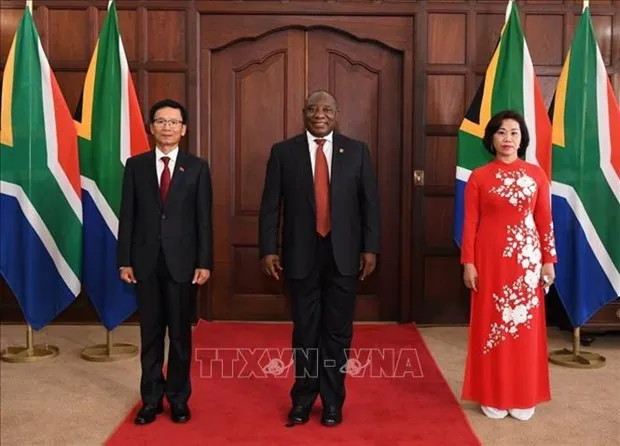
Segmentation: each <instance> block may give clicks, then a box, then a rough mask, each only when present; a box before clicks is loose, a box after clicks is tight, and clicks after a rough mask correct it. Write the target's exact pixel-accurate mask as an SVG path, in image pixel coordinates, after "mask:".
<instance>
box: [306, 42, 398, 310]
mask: <svg viewBox="0 0 620 446" xmlns="http://www.w3.org/2000/svg"><path fill="white" fill-rule="evenodd" d="M308 34H309V37H308V87H309V91H313V90H316V89H328V90H330V91H331V92H333V93H334V95H335V96H336V98H337V100H338V107H339V109H340V116H339V130H340V131H341V132H342V133H343V134H345V135H348V136H350V137H352V138H355V139H360V140H362V141H365V142H366V143H367V144H368V146H369V150H370V153H371V158H372V164H373V168H374V170H375V173H376V175H377V180H378V184H379V197H380V206H381V226H382V227H381V255H380V256H379V267H378V269H377V271H375V273H374V275H373V276H371V277H370V279H369V280H367V281H364V282H363V283H361V284H360V286H359V289H358V305H357V309H356V312H357V314H356V318H357V319H362V320H365V319H382V320H397V319H398V315H399V302H400V300H399V297H400V287H399V284H400V281H399V278H400V250H401V244H400V243H399V238H400V221H401V208H400V187H401V176H400V165H401V164H400V156H401V153H402V106H401V98H402V95H403V88H402V86H403V82H402V66H403V65H402V53H400V52H397V51H394V50H391V49H389V48H387V47H385V46H383V45H380V44H377V43H370V42H359V41H357V40H355V39H353V38H351V37H349V36H345V35H343V34H339V33H336V32H333V31H329V30H311V31H310V32H309V33H308Z"/></svg>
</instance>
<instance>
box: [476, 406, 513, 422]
mask: <svg viewBox="0 0 620 446" xmlns="http://www.w3.org/2000/svg"><path fill="white" fill-rule="evenodd" d="M480 409H481V410H482V412H483V413H484V414H485V415H486V416H487V417H489V418H493V419H494V420H501V419H502V418H506V416H507V415H508V411H507V410H503V409H496V408H495V407H489V406H482V405H481V406H480Z"/></svg>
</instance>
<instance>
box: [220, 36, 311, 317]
mask: <svg viewBox="0 0 620 446" xmlns="http://www.w3.org/2000/svg"><path fill="white" fill-rule="evenodd" d="M300 48H303V33H302V32H301V31H299V30H284V31H280V32H276V33H273V34H270V35H267V36H265V37H263V38H261V39H259V40H257V41H240V42H237V43H235V44H233V45H231V46H228V47H225V48H222V49H221V50H219V51H215V52H214V53H213V54H212V55H211V58H210V69H211V72H210V74H211V79H210V80H211V85H213V88H211V89H210V101H209V105H210V107H209V108H210V109H211V115H210V128H211V141H210V147H211V150H210V151H211V167H212V175H213V184H214V215H213V217H214V234H215V252H214V260H215V265H214V272H213V278H212V283H211V286H212V295H213V296H214V297H213V299H212V308H211V309H212V317H213V318H215V319H262V318H265V317H269V318H275V319H286V318H287V317H288V306H287V303H286V299H285V297H284V295H283V292H282V284H281V283H274V282H273V281H271V280H269V279H268V278H266V277H264V276H263V275H261V274H260V272H259V269H258V247H257V240H258V212H259V207H260V197H261V192H262V189H263V181H264V175H265V167H266V165H267V159H268V157H269V151H270V148H271V145H272V144H273V143H274V142H276V141H280V140H282V139H284V138H286V137H287V136H288V135H290V134H291V132H292V131H297V130H298V129H299V127H300V126H301V116H298V117H297V115H300V110H301V107H302V104H303V80H302V79H303V70H299V67H300V66H303V59H302V56H303V54H302V53H300V52H299V49H300ZM291 108H292V109H294V113H293V111H292V109H291Z"/></svg>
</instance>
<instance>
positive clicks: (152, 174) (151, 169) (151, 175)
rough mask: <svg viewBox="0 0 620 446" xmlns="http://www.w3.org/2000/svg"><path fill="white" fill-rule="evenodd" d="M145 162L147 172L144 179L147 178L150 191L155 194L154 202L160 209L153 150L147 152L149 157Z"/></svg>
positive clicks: (160, 203)
mask: <svg viewBox="0 0 620 446" xmlns="http://www.w3.org/2000/svg"><path fill="white" fill-rule="evenodd" d="M145 160H146V163H147V165H146V166H145V167H146V172H148V174H147V175H146V178H148V181H149V183H150V187H151V190H152V191H153V193H154V194H155V202H156V203H157V204H159V207H162V202H161V195H160V193H159V180H158V178H157V164H156V161H155V149H153V150H151V151H150V152H149V156H147V157H146V158H145Z"/></svg>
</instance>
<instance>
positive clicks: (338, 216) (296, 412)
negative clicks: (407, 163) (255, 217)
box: [259, 91, 380, 426]
mask: <svg viewBox="0 0 620 446" xmlns="http://www.w3.org/2000/svg"><path fill="white" fill-rule="evenodd" d="M303 117H304V124H305V126H306V132H305V133H303V134H301V135H298V136H295V137H293V138H291V139H288V140H286V141H282V142H280V143H277V144H275V145H274V146H273V147H272V149H271V154H270V157H269V161H268V164H267V172H266V177H265V185H264V190H263V196H262V201H261V208H260V220H259V240H260V256H261V268H262V269H263V272H264V273H265V274H267V275H269V276H271V277H273V278H275V279H276V280H279V278H280V273H282V275H283V277H284V279H285V281H286V282H285V283H286V285H287V288H288V291H289V294H290V297H291V308H292V319H293V325H294V328H293V348H294V351H295V377H296V378H295V383H294V385H293V388H292V389H291V399H292V404H293V407H292V409H291V411H290V413H289V422H290V423H291V424H303V423H305V422H307V421H308V418H309V415H310V411H311V409H312V405H313V403H314V401H315V399H316V398H317V396H319V395H320V397H321V401H322V403H323V413H322V416H321V423H322V424H323V425H326V426H334V425H337V424H339V423H340V422H341V421H342V405H343V403H344V399H345V386H344V378H345V375H346V363H347V351H348V349H349V348H350V346H351V339H352V334H353V317H354V309H355V294H356V285H357V279H358V277H359V278H360V279H361V280H364V278H366V277H367V276H368V275H369V274H371V273H372V272H373V270H374V268H375V265H376V254H377V253H378V252H379V241H380V229H379V203H378V195H377V185H376V180H375V177H374V174H373V169H372V165H371V162H370V154H369V151H368V147H367V146H366V144H364V143H362V142H360V141H356V140H354V139H351V138H347V137H346V136H344V135H342V134H340V133H338V132H336V131H334V129H335V128H336V124H337V118H338V106H337V103H336V99H335V98H334V97H333V96H332V95H331V94H330V93H328V92H326V91H317V92H314V93H313V94H311V95H310V96H309V97H308V98H307V99H306V102H305V105H304V109H303ZM281 204H283V208H284V211H283V213H284V216H283V217H284V219H283V220H284V221H283V229H282V263H280V257H279V256H278V226H279V220H280V209H281V208H280V205H281ZM360 271H361V273H360Z"/></svg>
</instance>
